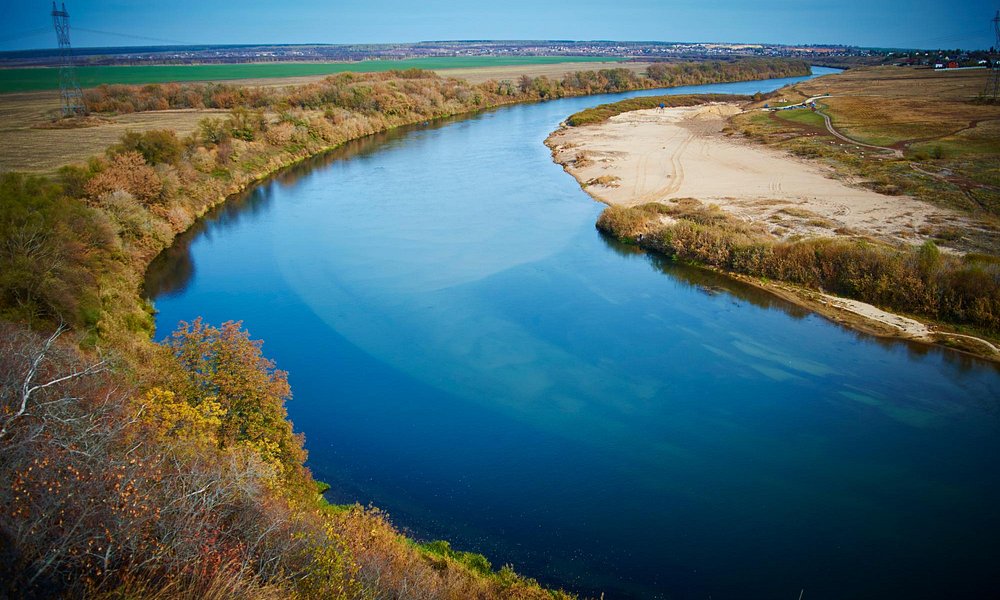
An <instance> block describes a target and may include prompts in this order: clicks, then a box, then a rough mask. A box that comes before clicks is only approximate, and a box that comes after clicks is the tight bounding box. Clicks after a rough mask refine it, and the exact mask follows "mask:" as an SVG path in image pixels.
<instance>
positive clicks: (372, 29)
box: [0, 0, 1000, 50]
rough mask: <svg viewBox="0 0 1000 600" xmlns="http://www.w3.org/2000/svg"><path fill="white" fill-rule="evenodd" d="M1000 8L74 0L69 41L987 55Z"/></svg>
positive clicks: (15, 41) (12, 24)
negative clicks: (673, 45)
mask: <svg viewBox="0 0 1000 600" xmlns="http://www.w3.org/2000/svg"><path fill="white" fill-rule="evenodd" d="M998 8H1000V0H959V1H957V2H940V1H938V0H934V1H932V0H839V1H838V2H819V1H815V0H814V1H808V0H761V1H759V2H749V1H743V0H573V1H566V0H509V1H505V0H494V1H493V2H477V1H476V0H463V1H455V0H367V1H357V0H282V1H280V2H276V1H273V0H242V1H238V2H233V1H229V2H219V1H215V0H170V1H168V2H159V1H156V0H146V1H134V0H119V1H107V0H104V1H101V0H69V1H68V2H66V9H67V10H68V11H69V13H70V26H71V30H72V43H73V46H74V47H85V46H135V45H158V44H167V43H184V44H231V43H233V44H235V43H247V44H251V43H330V44H348V43H382V42H418V41H431V40H433V41H437V40H470V39H505V40H511V39H519V40H523V39H569V40H638V41H667V42H669V41H690V42H763V43H783V44H805V43H815V44H824V43H828V44H849V45H854V46H875V47H919V48H948V49H952V48H965V49H979V48H988V47H990V46H992V45H993V44H994V35H993V25H992V23H990V19H991V18H992V17H993V15H994V14H995V13H996V11H997V9H998ZM50 12H51V2H46V1H44V0H2V2H0V50H19V49H29V48H51V47H54V46H55V34H54V32H53V30H52V22H51V17H50Z"/></svg>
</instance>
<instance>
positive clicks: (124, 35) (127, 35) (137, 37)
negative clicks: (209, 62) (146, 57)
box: [76, 27, 192, 46]
mask: <svg viewBox="0 0 1000 600" xmlns="http://www.w3.org/2000/svg"><path fill="white" fill-rule="evenodd" d="M76 30H77V31H86V32H87V33H98V34H101V35H111V36H115V37H120V38H128V39H132V40H143V41H146V42H162V43H166V44H177V45H180V46H191V45H192V44H191V43H190V42H184V41H181V40H170V39H164V38H155V37H147V36H144V35H132V34H130V33H115V32H114V31H102V30H100V29H87V28H84V27H77V28H76Z"/></svg>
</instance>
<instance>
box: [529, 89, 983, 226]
mask: <svg viewBox="0 0 1000 600" xmlns="http://www.w3.org/2000/svg"><path fill="white" fill-rule="evenodd" d="M739 110H740V109H739V107H738V106H736V105H733V104H708V105H702V106H695V107H686V108H671V109H666V110H658V109H653V110H639V111H634V112H629V113H624V114H621V115H618V116H615V117H612V118H611V119H610V120H609V121H606V122H604V123H600V124H597V125H589V126H584V127H565V128H562V129H560V130H559V131H557V132H556V133H554V134H552V136H550V137H549V139H548V140H547V144H548V145H549V147H550V148H551V149H552V151H553V157H554V158H555V160H556V162H558V163H560V164H562V165H563V166H564V167H565V168H566V170H567V171H568V172H569V173H570V174H571V175H573V176H574V177H576V179H577V180H578V181H579V182H580V184H581V185H582V186H584V187H585V188H586V190H587V192H588V193H590V194H591V195H592V196H593V197H594V198H596V199H598V200H600V201H602V202H606V203H608V204H620V205H626V206H629V205H637V204H644V203H647V202H663V201H666V200H669V199H671V198H696V199H698V200H701V201H702V202H705V203H709V204H716V205H718V206H719V207H721V208H723V209H724V210H726V211H727V212H729V213H731V214H733V215H735V216H737V217H739V218H741V219H744V220H747V221H756V222H761V223H764V224H766V226H767V228H768V230H769V231H770V232H771V233H772V234H774V235H776V236H778V237H781V238H789V237H792V236H796V235H807V236H817V235H820V236H830V235H835V234H836V233H849V234H853V235H866V236H870V237H873V238H878V239H883V240H886V241H891V242H907V243H920V242H922V241H923V240H924V239H928V238H927V234H928V233H930V232H931V231H932V230H933V229H935V226H940V225H941V224H945V223H947V224H950V225H954V226H958V227H973V226H974V225H973V224H972V223H971V222H970V221H969V220H968V219H967V218H965V217H964V216H963V215H961V214H959V213H957V212H955V211H950V210H947V209H943V208H939V207H935V206H932V205H930V204H927V203H925V202H921V201H919V200H915V199H913V198H910V197H908V196H887V195H883V194H878V193H876V192H873V191H871V190H868V189H865V188H862V187H859V186H857V185H855V182H851V181H845V180H843V179H835V178H834V176H835V174H834V172H833V171H832V169H829V168H826V167H824V166H822V165H819V164H816V163H813V162H809V161H807V160H804V159H799V158H796V157H793V156H790V155H788V154H786V153H784V152H781V151H777V150H772V149H770V148H767V147H764V146H760V145H756V144H753V143H751V142H748V141H745V140H742V139H738V138H735V137H733V136H727V135H725V134H724V133H723V128H724V127H725V125H726V119H727V117H729V116H731V115H733V114H735V113H736V112H739Z"/></svg>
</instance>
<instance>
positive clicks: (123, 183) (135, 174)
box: [85, 152, 163, 204]
mask: <svg viewBox="0 0 1000 600" xmlns="http://www.w3.org/2000/svg"><path fill="white" fill-rule="evenodd" d="M85 189H86V192H87V195H88V196H90V197H91V198H92V199H98V198H100V197H101V196H103V195H105V194H109V193H111V192H115V191H119V190H121V191H125V192H128V193H129V194H131V195H132V196H134V197H135V198H136V199H138V200H139V201H140V202H144V203H147V204H148V203H150V202H152V201H154V200H156V199H158V198H159V196H160V192H161V191H162V189H163V183H162V182H161V181H160V178H159V177H158V176H157V174H156V170H154V169H153V168H152V167H150V166H149V165H147V164H146V160H145V159H144V158H143V157H142V155H141V154H139V153H138V152H124V153H122V154H116V155H115V156H113V157H112V158H111V161H110V163H109V164H108V165H107V166H106V167H105V168H104V170H103V171H100V172H99V173H97V174H96V175H94V176H93V177H92V178H91V179H90V181H88V182H87V185H86V186H85Z"/></svg>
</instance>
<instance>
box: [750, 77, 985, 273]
mask: <svg viewBox="0 0 1000 600" xmlns="http://www.w3.org/2000/svg"><path fill="white" fill-rule="evenodd" d="M987 76H988V72H987V71H986V70H966V71H934V70H931V69H910V68H899V67H880V68H867V69H853V70H851V71H846V72H844V73H841V74H838V75H833V76H829V77H823V78H821V79H819V80H817V81H805V82H802V83H799V84H796V85H794V86H791V87H790V88H786V89H783V90H780V91H779V92H778V93H777V94H775V95H774V97H772V98H769V99H766V100H763V101H761V102H759V103H757V104H755V105H754V106H753V107H752V108H754V109H757V108H760V107H761V106H763V104H765V103H772V105H774V104H773V103H776V102H778V101H780V100H785V102H786V103H792V102H801V101H802V100H804V99H806V98H809V97H815V96H819V95H821V94H829V95H830V96H829V97H824V98H820V99H819V110H820V112H822V113H826V114H827V115H829V116H830V119H831V123H832V125H833V127H834V128H835V130H836V131H838V132H839V133H841V134H843V135H845V136H847V137H848V138H850V139H853V140H856V141H858V142H862V143H865V144H873V145H876V146H883V147H885V148H886V150H877V149H872V148H867V147H864V146H860V145H857V144H851V143H849V142H846V141H844V140H842V139H839V138H836V137H834V136H833V135H832V134H831V133H830V132H829V131H828V130H827V129H826V126H825V124H824V122H823V119H822V117H821V116H819V115H818V114H813V113H812V112H811V111H807V110H800V111H781V112H771V113H768V112H762V111H760V110H750V111H748V112H746V113H744V114H742V115H738V116H736V117H734V118H733V119H732V129H733V130H734V131H737V132H740V133H742V134H744V135H745V136H747V137H749V138H750V139H753V140H755V141H758V142H761V143H764V144H767V145H769V146H773V147H775V148H779V149H782V150H785V151H788V152H791V153H793V154H796V155H799V156H803V157H807V158H810V159H813V160H817V161H820V162H822V163H825V164H827V165H829V166H831V167H832V168H833V169H834V170H835V171H836V172H838V173H839V174H840V175H841V176H843V177H848V178H851V179H855V180H858V181H861V182H864V185H866V186H869V187H871V188H872V189H874V190H875V191H878V192H881V193H885V194H889V195H900V194H906V195H911V196H914V197H916V198H919V199H921V200H924V201H926V202H929V203H931V204H935V205H938V206H942V207H946V208H949V209H954V210H958V211H962V212H965V213H968V214H970V215H973V216H975V217H976V218H977V219H978V220H979V221H980V222H981V223H982V227H980V228H978V229H967V230H958V229H957V228H956V227H954V226H953V225H952V224H950V223H948V222H941V223H939V224H937V226H936V227H935V228H934V230H933V231H932V232H930V233H932V234H933V235H934V236H935V237H937V238H938V239H939V240H941V241H944V242H948V244H949V245H950V246H953V247H958V248H960V249H963V250H967V251H973V252H985V253H990V254H1000V141H998V140H1000V106H996V105H989V104H983V103H980V102H979V101H978V96H979V95H980V94H981V93H982V91H983V89H984V88H985V85H986V81H987Z"/></svg>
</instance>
